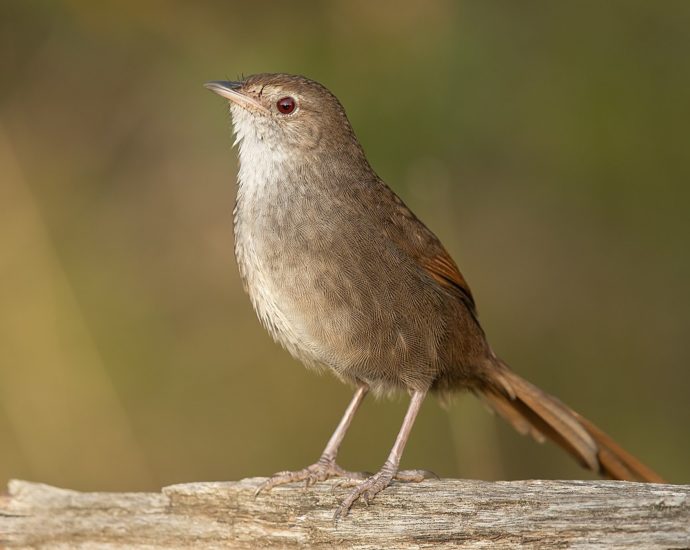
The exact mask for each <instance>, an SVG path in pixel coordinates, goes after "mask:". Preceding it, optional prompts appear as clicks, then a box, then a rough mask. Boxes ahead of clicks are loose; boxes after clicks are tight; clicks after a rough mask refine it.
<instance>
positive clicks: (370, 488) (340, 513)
mask: <svg viewBox="0 0 690 550" xmlns="http://www.w3.org/2000/svg"><path fill="white" fill-rule="evenodd" d="M425 396H426V391H415V392H414V393H413V394H412V400H411V401H410V406H409V407H408V409H407V413H406V414H405V419H404V420H403V423H402V426H401V427H400V432H398V437H397V438H396V439H395V443H394V444H393V448H392V449H391V452H390V454H389V455H388V458H387V459H386V462H384V464H383V467H382V468H381V470H379V472H378V473H377V474H375V475H373V476H371V477H370V478H368V479H367V480H365V481H363V482H362V483H360V484H359V485H358V486H357V487H355V489H353V491H352V492H351V493H350V494H349V495H348V497H347V498H346V499H345V500H344V501H343V502H342V504H341V505H340V506H339V507H338V509H337V510H336V511H335V515H334V517H333V519H334V520H335V521H338V519H339V518H340V517H345V516H346V515H347V513H348V512H349V510H350V508H351V507H352V505H353V504H354V503H355V502H357V500H358V499H359V498H362V500H364V502H365V503H366V504H369V502H371V500H373V498H374V497H375V496H376V495H377V494H378V493H380V492H381V491H382V490H383V489H385V488H386V487H388V485H390V483H391V481H392V480H393V479H394V478H395V477H396V474H397V473H398V467H399V466H400V458H401V457H402V453H403V450H404V449H405V445H406V443H407V439H408V438H409V437H410V431H411V430H412V425H413V424H414V421H415V419H416V418H417V413H418V412H419V409H420V408H421V406H422V402H423V401H424V397H425ZM400 473H401V474H402V473H403V472H400ZM405 473H406V474H408V472H405ZM424 474H425V472H422V471H420V472H409V476H405V477H403V476H401V478H403V479H405V480H409V481H421V480H422V479H424V478H425V477H426V476H425V475H424Z"/></svg>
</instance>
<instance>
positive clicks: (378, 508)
mask: <svg viewBox="0 0 690 550" xmlns="http://www.w3.org/2000/svg"><path fill="white" fill-rule="evenodd" d="M261 481H262V479H260V478H254V479H245V480H242V481H239V482H228V483H187V484H183V485H173V486H171V487H165V488H164V489H163V490H162V492H161V493H79V492H76V491H68V490H65V489H57V488H55V487H50V486H48V485H43V484H39V483H30V482H27V481H11V482H10V484H9V490H8V494H7V495H5V496H0V548H37V547H40V548H50V547H60V548H103V547H107V548H192V547H203V548H218V547H223V548H266V547H280V548H305V547H309V548H343V547H347V548H382V547H386V548H390V547H394V548H443V547H454V548H457V547H463V548H506V547H515V546H518V545H521V544H525V545H528V546H532V547H540V548H543V547H559V548H563V547H571V546H576V547H587V548H592V547H598V548H690V486H688V485H655V484H644V483H628V482H620V481H512V482H497V483H489V482H484V481H461V480H454V479H444V480H440V481H425V482H422V483H418V484H402V483H395V484H394V485H393V486H391V487H389V488H388V489H387V490H386V491H384V492H383V493H381V494H380V495H378V496H377V497H376V500H375V501H374V502H373V503H372V505H371V506H369V507H365V506H363V505H360V504H358V505H356V506H355V507H354V508H353V510H352V511H351V512H350V515H349V516H347V517H346V518H344V519H341V520H340V522H338V524H337V525H334V523H333V510H334V509H335V507H336V505H337V504H338V503H339V502H340V500H341V499H342V498H343V496H344V495H345V494H346V491H347V489H346V488H344V487H339V486H338V485H337V482H335V481H328V482H324V483H320V484H317V485H316V486H314V487H310V488H308V489H304V488H302V487H301V486H295V485H292V486H283V487H278V488H275V489H273V491H271V492H270V493H267V494H261V495H259V496H258V497H257V498H254V496H253V494H254V491H255V489H256V488H257V487H258V485H259V484H260V483H261Z"/></svg>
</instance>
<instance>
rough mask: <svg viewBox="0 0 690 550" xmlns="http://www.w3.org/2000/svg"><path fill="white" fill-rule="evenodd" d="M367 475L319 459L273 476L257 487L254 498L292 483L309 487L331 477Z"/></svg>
mask: <svg viewBox="0 0 690 550" xmlns="http://www.w3.org/2000/svg"><path fill="white" fill-rule="evenodd" d="M368 475H369V474H368V473H367V472H350V471H348V470H343V469H342V468H341V467H340V466H338V465H337V464H336V463H335V459H328V458H320V459H319V461H318V462H316V463H315V464H312V465H311V466H307V467H306V468H304V469H302V470H297V471H296V472H278V473H277V474H273V475H272V476H271V477H270V478H268V479H267V480H266V481H265V482H264V483H262V484H261V485H260V486H259V488H258V489H257V490H256V492H255V493H254V496H256V495H258V494H259V493H261V492H262V491H270V490H271V489H273V487H276V486H278V485H284V484H286V483H293V482H295V481H304V482H305V487H310V486H311V485H314V483H316V482H317V481H326V480H327V479H329V478H332V477H340V478H343V479H347V480H361V479H366V477H367V476H368Z"/></svg>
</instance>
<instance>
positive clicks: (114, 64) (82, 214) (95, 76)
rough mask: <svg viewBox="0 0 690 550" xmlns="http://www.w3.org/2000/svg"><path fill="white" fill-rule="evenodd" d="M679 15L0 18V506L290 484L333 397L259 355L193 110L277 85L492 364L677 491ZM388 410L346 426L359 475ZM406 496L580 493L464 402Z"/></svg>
mask: <svg viewBox="0 0 690 550" xmlns="http://www.w3.org/2000/svg"><path fill="white" fill-rule="evenodd" d="M688 28H690V3H688V2H685V1H682V0H678V1H670V0H669V1H660V2H647V1H643V0H625V1H623V0H613V1H609V2H605V3H601V2H594V1H590V0H586V1H582V2H548V1H546V0H536V1H530V2H519V3H517V2H509V1H499V0H488V1H486V0H481V1H480V0H476V1H457V2H454V1H451V0H430V1H423V2H422V1H418V2H415V1H411V0H403V1H397V2H392V1H388V2H367V1H364V0H355V1H353V0H347V1H346V0H338V1H333V2H323V3H317V2H290V3H285V2H282V3H269V2H218V1H215V2H214V1H206V2H193V3H192V2H183V1H181V0H180V1H172V0H171V1H155V0H151V1H143V2H131V1H117V2H116V1H112V0H106V1H101V2H88V1H86V0H69V1H68V0H53V1H48V0H45V1H39V0H24V1H20V0H2V1H1V2H0V52H2V53H1V54H0V486H1V485H2V484H4V483H5V481H6V480H7V479H8V478H11V477H15V478H24V479H30V480H36V481H42V482H46V483H51V484H55V485H59V486H64V487H70V488H74V489H82V490H87V489H90V490H120V491H124V490H152V489H157V488H159V487H161V486H162V485H166V484H171V483H177V482H185V481H200V480H229V479H239V478H242V477H247V476H260V475H268V474H271V473H273V472H274V471H277V470H283V469H296V468H300V467H303V466H306V465H307V464H309V463H311V462H313V461H314V460H315V459H316V458H317V457H318V455H319V454H320V452H321V450H322V448H323V446H324V445H325V443H326V441H327V439H328V437H329V435H330V433H331V431H332V430H333V428H334V427H335V425H336V423H337V421H338V420H339V418H340V415H341V414H342V412H343V411H344V409H345V406H346V404H347V402H348V400H349V399H350V395H351V389H350V388H347V387H345V386H342V385H341V384H340V383H339V382H337V381H336V380H335V379H334V378H333V377H331V376H329V375H322V376H318V375H316V374H315V373H313V372H309V371H307V370H306V369H304V368H303V367H302V366H301V365H300V364H298V363H297V362H296V361H294V360H292V359H291V358H290V357H289V356H288V354H287V353H286V352H284V351H283V350H282V349H280V348H279V347H278V346H277V345H276V344H274V343H273V342H272V341H271V339H270V337H269V336H268V335H267V334H266V333H265V332H264V330H263V329H262V328H261V327H260V325H259V323H258V321H257V320H256V318H255V316H254V313H253V311H252V309H251V306H250V303H249V300H248V298H247V297H246V296H245V295H244V293H243V291H242V288H241V284H240V281H239V279H238V275H237V270H236V266H235V262H234V257H233V240H232V208H233V201H234V193H235V176H236V172H237V159H236V151H234V150H233V149H231V145H232V135H231V131H230V123H229V116H228V113H227V107H226V105H225V103H224V102H223V101H222V100H221V98H219V97H217V96H215V95H213V94H211V93H209V92H208V91H207V90H205V89H204V88H203V87H202V84H203V82H205V81H207V80H222V79H228V78H229V79H235V78H237V77H238V76H240V75H241V74H245V75H248V74H252V73H256V72H290V73H300V74H305V75H308V76H310V77H312V78H315V79H317V80H319V81H321V82H323V83H324V84H325V85H327V86H328V87H329V88H330V89H331V90H333V91H334V93H335V94H336V95H338V97H339V98H340V99H341V101H342V103H343V104H344V105H345V108H346V109H347V111H348V113H349V116H350V118H351V121H352V123H353V126H354V128H355V130H356V132H357V134H358V136H359V138H360V140H361V141H362V143H363V146H364V148H365V150H366V151H367V153H368V155H369V159H370V161H371V163H372V165H373V166H374V168H375V169H376V170H377V171H378V173H379V174H380V175H381V176H382V177H383V178H384V180H385V181H387V182H388V183H389V184H390V185H391V186H392V187H393V188H394V189H395V190H396V192H398V193H399V194H400V195H401V196H402V197H403V199H404V200H405V201H406V202H407V204H408V205H409V206H410V207H411V208H412V209H413V210H414V211H415V212H416V213H417V214H418V215H419V217H420V218H421V219H422V220H424V221H425V222H426V223H427V224H428V225H429V226H430V227H431V228H432V230H434V231H435V232H436V233H437V234H438V235H439V237H440V238H441V239H442V241H443V242H444V243H445V244H446V246H447V248H448V249H449V251H450V253H451V255H452V256H453V257H454V258H455V259H456V261H457V262H458V264H459V265H460V267H461V269H462V271H463V274H464V275H465V276H466V278H467V279H468V281H469V283H470V285H471V287H472V289H473V291H474V294H475V297H476V299H477V302H478V306H479V312H480V316H481V319H482V322H483V325H484V327H485V329H486V332H487V334H488V336H489V338H490V341H491V343H492V346H493V347H494V349H495V350H496V351H497V353H498V354H499V355H501V356H502V357H503V358H505V360H506V361H507V362H508V363H509V364H510V365H512V366H513V368H514V369H515V370H516V371H518V372H519V373H520V374H522V375H523V376H525V377H526V378H528V379H529V380H531V381H532V382H534V383H536V384H538V385H539V386H541V387H542V388H544V389H545V390H547V391H549V392H551V393H553V394H555V395H557V396H558V397H559V398H561V399H562V400H563V401H565V402H566V403H568V404H569V405H571V406H572V407H573V408H575V409H576V410H578V411H579V412H581V413H582V414H584V415H585V416H587V417H588V418H590V419H591V420H593V421H594V422H595V423H597V424H598V425H600V426H601V427H602V428H603V429H604V430H606V431H607V432H608V433H610V434H611V435H612V436H614V438H615V439H616V440H618V441H619V442H620V443H621V444H622V445H623V446H624V447H626V448H627V449H629V450H630V451H631V452H633V453H634V454H636V455H637V456H639V457H640V458H641V459H643V460H644V461H645V462H647V463H648V464H649V465H651V466H653V467H654V468H655V469H657V470H658V471H659V473H661V474H662V475H664V476H665V477H667V478H668V479H669V480H670V481H673V482H678V483H680V482H685V483H687V482H690V468H688V464H690V459H689V457H690V437H688V426H689V425H690V407H689V406H688V399H689V398H688V396H689V395H690V391H689V390H690V369H688V359H689V357H690V343H689V342H690V340H689V338H688V332H689V330H690V290H689V285H688V282H689V281H690V247H689V246H688V235H690V185H689V184H690V155H689V154H688V149H689V145H690V143H689V135H688V133H689V131H688V121H689V120H690V106H689V105H690V101H689V99H688V98H689V97H690V93H689V92H690V62H689V59H690V33H688ZM406 405H407V398H406V396H404V395H401V396H395V397H393V399H379V400H376V399H373V398H372V399H367V401H366V402H365V404H364V406H363V408H362V410H361V412H360V413H359V415H358V416H357V417H356V419H355V422H354V424H353V426H352V428H351V431H350V433H349V434H348V437H347V439H346V440H345V443H344V446H343V448H342V452H341V456H340V462H341V463H342V465H343V466H344V467H346V468H349V469H363V470H368V471H375V470H376V469H378V467H379V466H380V465H381V464H382V463H383V461H384V459H385V457H386V455H387V453H388V450H389V448H390V446H391V444H392V442H393V440H394V438H395V434H396V433H397V430H398V428H399V425H400V423H401V421H402V417H403V414H404V410H405V408H406ZM403 466H404V467H407V468H426V469H429V470H433V471H435V472H436V473H437V474H439V475H441V476H448V477H466V478H482V479H518V478H589V477H591V476H590V474H588V473H587V472H585V471H583V470H581V469H580V468H579V467H578V466H577V464H576V463H575V462H574V461H573V460H572V459H570V457H568V456H567V455H566V454H565V453H562V452H561V451H560V450H559V449H557V448H556V447H555V446H553V445H551V444H545V445H543V446H542V445H538V444H537V443H535V442H533V441H531V440H529V439H526V438H523V437H521V436H520V435H518V434H516V433H514V432H513V431H512V430H511V428H509V427H508V426H507V425H506V424H505V423H503V422H502V421H501V420H500V419H496V418H495V417H493V416H491V415H490V414H488V413H487V411H486V410H485V408H484V407H483V406H482V405H481V403H480V402H479V401H478V400H477V399H475V398H474V397H473V396H471V395H459V396H458V398H457V399H456V400H455V401H454V402H453V403H452V404H451V405H450V407H449V408H448V409H447V410H446V409H443V408H442V407H440V406H439V404H438V403H437V402H436V400H435V399H429V400H428V401H427V402H426V403H425V405H424V407H423V409H422V412H421V414H420V417H419V419H418V422H417V424H416V426H415V428H414V430H413V432H412V436H411V439H410V442H409V445H408V448H407V450H406V453H405V456H404V457H403Z"/></svg>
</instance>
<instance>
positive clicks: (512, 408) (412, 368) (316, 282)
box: [205, 73, 663, 521]
mask: <svg viewBox="0 0 690 550" xmlns="http://www.w3.org/2000/svg"><path fill="white" fill-rule="evenodd" d="M205 86H206V88H208V89H209V90H211V91H213V92H215V93H216V94H218V95H220V96H222V97H223V98H225V99H226V100H228V103H229V108H230V114H231V119H232V126H233V130H234V134H235V145H237V147H238V150H239V170H238V176H237V196H236V201H235V208H234V212H233V218H234V223H233V225H234V235H235V256H236V260H237V264H238V268H239V273H240V278H241V280H242V284H243V287H244V289H245V291H246V292H247V294H248V295H249V298H250V300H251V303H252V305H253V307H254V310H255V311H256V314H257V316H258V318H259V321H260V322H261V324H262V325H263V326H264V327H265V329H266V330H267V331H268V332H269V333H270V335H271V336H272V337H273V338H274V339H275V340H276V341H277V342H278V343H279V344H281V345H282V346H283V347H284V348H285V349H286V350H287V351H288V352H289V353H290V354H291V355H292V356H293V357H295V358H296V359H298V360H299V361H301V362H302V363H303V364H304V365H305V366H306V367H308V368H313V369H317V370H326V371H330V372H331V373H333V374H334V375H335V376H336V377H337V378H338V379H339V380H341V381H342V382H344V383H346V384H349V385H351V386H352V387H353V388H354V389H355V391H354V396H353V398H352V400H351V402H350V404H349V405H348V407H347V409H346V411H345V413H344V415H343V417H342V419H341V420H340V422H339V424H338V426H337V427H336V429H335V431H334V432H333V435H332V436H331V438H330V439H329V441H328V443H327V445H326V447H325V449H324V451H323V453H322V454H321V456H320V458H319V459H318V460H317V461H316V462H315V463H314V464H312V465H310V466H308V467H306V468H304V469H302V470H299V471H295V472H278V473H277V474H275V475H273V476H272V477H270V478H269V479H268V480H267V481H265V482H264V484H263V485H262V486H261V487H259V489H258V491H257V493H259V492H261V491H264V490H270V489H271V488H273V487H275V486H277V485H282V484H285V483H290V482H297V481H305V482H306V483H307V484H312V483H315V482H318V481H324V480H326V479H329V478H332V477H339V478H343V479H346V480H348V481H349V482H350V483H354V484H355V485H354V487H353V488H351V490H350V492H349V493H348V495H347V496H346V497H345V498H344V499H343V500H342V502H341V504H340V505H339V506H338V507H337V508H336V510H335V512H334V519H335V520H336V521H337V520H338V519H339V518H342V517H344V516H346V515H347V514H348V512H349V511H350V509H351V507H352V506H353V505H354V504H355V502H357V501H358V500H360V499H361V500H362V501H364V502H365V503H366V504H368V503H369V502H371V501H372V500H373V499H374V497H375V496H376V495H377V494H378V493H380V492H381V491H382V490H384V489H385V488H386V487H388V486H389V485H390V484H391V482H392V481H393V480H394V479H395V480H402V481H421V480H423V479H425V478H426V477H428V475H429V473H428V472H425V471H422V470H400V459H401V457H402V454H403V450H404V448H405V445H406V443H407V440H408V438H409V435H410V431H411V429H412V426H413V424H414V421H415V418H416V417H417V414H418V412H419V410H420V407H421V405H422V403H423V402H424V399H425V397H426V396H427V395H428V394H435V395H437V396H439V397H440V398H441V399H447V398H448V396H450V395H451V394H453V393H456V392H459V391H469V392H472V393H473V394H475V395H477V396H478V397H479V398H481V399H482V400H483V401H484V402H485V403H486V404H488V406H489V407H490V408H491V409H493V410H494V411H495V412H496V413H497V414H498V415H500V416H501V417H503V418H504V419H505V420H507V421H508V423H509V424H511V425H512V426H513V427H514V428H515V429H516V430H517V431H518V432H520V433H521V434H525V435H530V436H532V437H533V438H534V439H536V440H537V441H540V442H541V441H544V440H545V439H550V440H552V441H554V442H555V443H556V444H557V445H559V446H560V447H562V448H563V449H564V450H565V451H567V452H568V453H570V454H571V455H572V456H573V457H574V458H575V459H576V460H577V461H578V462H579V463H580V464H581V465H582V466H584V467H585V468H588V469H589V470H592V471H593V472H596V473H598V474H600V475H602V476H605V477H608V478H612V479H621V480H637V481H647V482H662V481H663V479H662V478H661V477H660V476H659V475H658V474H656V473H655V472H654V471H653V470H652V469H650V468H649V467H647V466H645V465H644V464H643V463H642V462H640V461H639V460H638V459H636V458H635V457H633V456H632V455H631V454H630V453H628V452H627V451H625V450H624V449H622V448H621V447H620V446H619V445H618V444H617V443H615V442H614V441H613V440H612V439H611V438H610V437H609V436H608V435H606V434H605V433H604V432H603V431H601V430H600V429H599V428H597V427H596V426H595V425H594V424H592V423H591V422H589V421H588V420H587V419H585V418H584V417H583V416H581V415H580V414H578V413H577V412H575V411H574V410H572V409H571V408H570V407H568V406H567V405H565V404H564V403H562V402H561V401H560V400H558V399H557V398H555V397H553V396H551V395H549V394H548V393H546V392H545V391H543V390H541V389H539V388H538V387H537V386H535V385H533V384H532V383H530V382H528V381H527V380H525V379H524V378H522V377H521V376H519V375H518V374H517V373H515V372H514V371H513V370H512V369H511V368H510V367H509V366H508V365H507V364H506V362H504V361H503V360H502V359H501V358H499V357H498V356H497V355H496V353H494V351H493V349H492V348H491V346H490V345H489V343H488V340H487V338H486V335H485V332H484V330H483V329H482V327H481V325H480V323H479V317H478V314H477V308H476V304H475V299H474V296H473V294H472V292H471V290H470V287H469V285H468V284H467V281H466V280H465V278H464V277H463V275H462V274H461V272H460V270H459V269H458V266H457V264H456V263H455V261H454V260H453V259H452V258H451V256H450V255H449V253H448V252H447V251H446V249H445V248H444V246H443V245H442V244H441V242H440V240H439V239H438V237H437V236H436V235H435V234H434V233H433V232H432V231H431V230H430V229H429V228H428V227H427V226H426V225H425V224H424V223H423V222H422V221H420V220H419V219H418V218H417V216H415V214H414V213H413V212H412V211H411V210H410V209H409V208H408V207H407V205H406V204H405V203H404V202H403V201H402V199H400V197H399V196H398V195H396V194H395V192H393V190H392V189H391V188H390V187H389V186H388V185H387V184H386V183H385V182H384V181H383V180H382V179H381V178H380V177H379V176H378V175H377V173H376V172H375V171H374V170H373V168H372V167H371V165H370V164H369V161H368V160H367V157H366V155H365V153H364V150H363V148H362V146H361V145H360V142H359V141H358V139H357V137H356V135H355V132H354V130H353V128H352V125H351V124H350V121H349V119H348V117H347V114H346V112H345V109H344V108H343V106H342V104H341V102H340V101H339V100H338V99H337V97H336V96H335V95H334V94H333V93H331V92H330V91H329V90H328V89H327V88H326V87H325V86H323V85H322V84H320V83H318V82H316V81H315V80H311V79H309V78H306V77H304V76H300V75H290V74H283V73H261V74H255V75H252V76H249V77H246V78H243V79H241V80H238V81H211V82H207V83H206V84H205ZM396 391H402V392H407V393H408V394H409V395H410V403H409V407H408V409H407V412H406V414H405V417H404V419H403V422H402V426H401V428H400V431H399V433H398V435H397V437H396V439H395V442H394V444H393V447H392V448H391V451H390V453H389V455H388V457H387V459H386V461H385V462H384V464H383V466H382V467H381V468H380V470H379V471H378V472H377V473H375V474H373V475H367V474H364V473H360V472H350V471H347V470H344V469H343V468H341V467H340V466H339V465H338V464H337V462H336V458H337V454H338V450H339V448H340V445H341V443H342V441H343V439H344V437H345V434H346V432H347V430H348V427H349V426H350V424H351V422H352V419H353V417H354V415H355V413H356V411H357V409H358V408H359V406H360V404H361V403H362V401H363V399H364V398H365V396H366V395H367V394H368V393H369V392H372V393H374V394H386V393H391V392H396Z"/></svg>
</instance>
